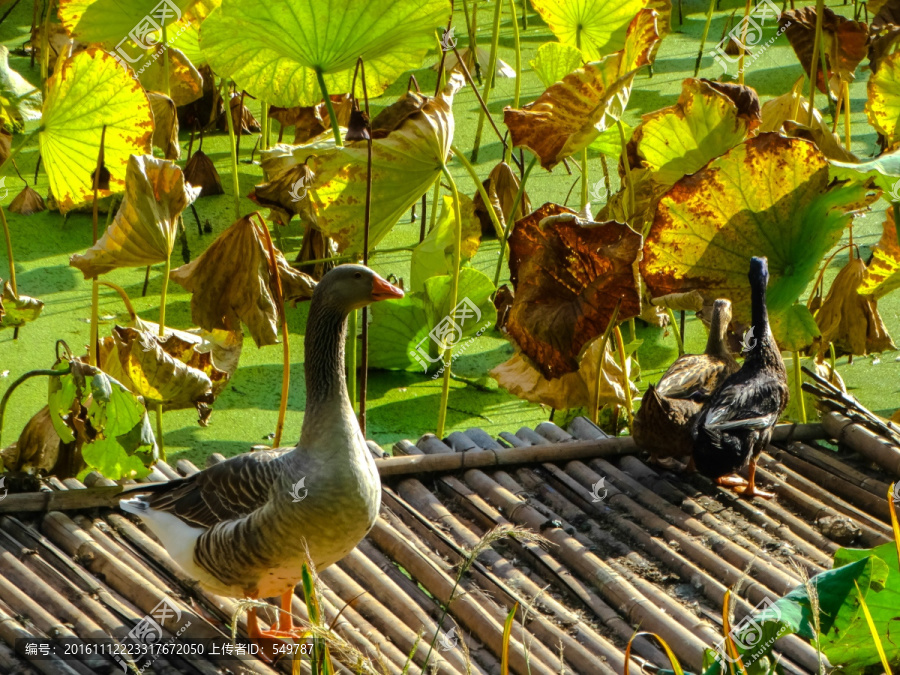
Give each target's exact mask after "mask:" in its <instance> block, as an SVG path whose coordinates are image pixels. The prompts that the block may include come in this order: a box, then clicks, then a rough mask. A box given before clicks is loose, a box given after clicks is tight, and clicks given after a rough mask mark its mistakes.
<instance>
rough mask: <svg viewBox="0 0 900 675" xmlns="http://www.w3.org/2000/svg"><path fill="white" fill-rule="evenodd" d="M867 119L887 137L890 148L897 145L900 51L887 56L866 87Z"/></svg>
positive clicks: (899, 110) (899, 108) (899, 122)
mask: <svg viewBox="0 0 900 675" xmlns="http://www.w3.org/2000/svg"><path fill="white" fill-rule="evenodd" d="M866 91H867V95H868V96H867V100H866V117H867V118H868V120H869V124H871V125H872V126H873V127H875V130H876V131H877V132H878V133H879V134H881V135H882V136H884V137H885V139H887V140H886V144H887V147H888V148H894V147H896V145H897V141H898V140H900V139H898V138H897V134H898V128H897V127H898V124H900V51H898V52H894V53H893V54H890V55H889V56H886V57H885V58H884V59H883V60H882V61H881V63H880V64H879V66H878V72H876V73H873V74H872V76H871V77H870V78H869V82H868V84H867V85H866Z"/></svg>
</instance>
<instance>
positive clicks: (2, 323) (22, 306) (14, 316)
mask: <svg viewBox="0 0 900 675" xmlns="http://www.w3.org/2000/svg"><path fill="white" fill-rule="evenodd" d="M0 284H2V288H3V293H2V294H0V330H2V329H4V328H15V327H17V326H24V325H25V324H26V323H28V322H29V321H34V320H35V319H37V318H38V317H39V316H40V315H41V310H42V309H44V303H43V302H41V301H40V300H38V299H37V298H30V297H28V296H27V295H16V294H15V293H13V289H12V286H10V284H9V282H8V281H7V282H5V283H3V280H2V279H0Z"/></svg>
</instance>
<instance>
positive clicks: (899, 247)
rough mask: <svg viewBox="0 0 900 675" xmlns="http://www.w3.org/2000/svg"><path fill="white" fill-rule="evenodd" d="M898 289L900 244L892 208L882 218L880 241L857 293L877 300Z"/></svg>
mask: <svg viewBox="0 0 900 675" xmlns="http://www.w3.org/2000/svg"><path fill="white" fill-rule="evenodd" d="M898 288H900V244H898V242H897V227H896V225H895V224H894V211H893V208H888V210H887V212H886V213H885V216H884V223H883V225H882V232H881V239H880V240H879V241H878V244H877V245H876V246H875V248H874V249H873V251H872V262H871V263H870V264H869V267H868V269H867V270H866V276H865V277H864V278H863V283H862V286H860V288H859V292H860V293H863V294H865V295H871V296H872V297H873V298H875V299H878V298H881V297H884V296H885V295H887V294H888V293H890V292H891V291H893V290H896V289H898Z"/></svg>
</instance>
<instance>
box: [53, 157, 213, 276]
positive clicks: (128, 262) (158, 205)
mask: <svg viewBox="0 0 900 675" xmlns="http://www.w3.org/2000/svg"><path fill="white" fill-rule="evenodd" d="M199 192H200V190H199V188H193V187H191V186H190V185H188V184H186V183H185V181H184V174H182V172H181V169H180V168H179V167H178V166H177V165H176V164H174V163H173V162H170V161H168V160H165V159H157V158H155V157H151V156H149V155H143V156H141V157H138V156H135V155H132V157H131V159H130V160H129V162H128V172H127V174H126V179H125V197H124V199H123V200H122V204H121V206H119V211H118V212H117V213H116V217H115V218H114V219H113V222H112V223H111V224H110V226H109V227H108V228H107V230H106V232H105V233H104V234H103V236H102V237H101V238H100V239H99V240H98V241H97V243H96V244H94V245H93V246H92V247H91V248H89V249H88V250H87V251H86V252H85V254H84V255H73V256H72V257H71V259H70V260H69V264H70V265H72V266H73V267H77V268H78V269H80V270H81V271H82V273H83V274H84V278H85V279H92V278H94V277H96V276H98V275H100V274H105V273H106V272H109V271H110V270H114V269H117V268H119V267H143V266H145V265H153V264H155V263H160V262H164V261H166V260H168V259H169V257H170V256H171V254H172V250H173V248H174V247H175V236H176V234H177V232H178V215H179V214H180V213H181V212H182V210H183V209H185V208H186V207H187V206H188V205H189V204H190V203H191V202H192V201H194V199H196V198H197V195H198V194H199Z"/></svg>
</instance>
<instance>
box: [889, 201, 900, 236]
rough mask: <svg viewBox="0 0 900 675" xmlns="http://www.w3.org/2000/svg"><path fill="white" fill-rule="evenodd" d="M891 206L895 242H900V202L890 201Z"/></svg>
mask: <svg viewBox="0 0 900 675" xmlns="http://www.w3.org/2000/svg"><path fill="white" fill-rule="evenodd" d="M891 208H893V210H894V228H895V229H896V230H897V242H898V243H900V225H898V224H897V223H900V203H898V202H892V203H891Z"/></svg>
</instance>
